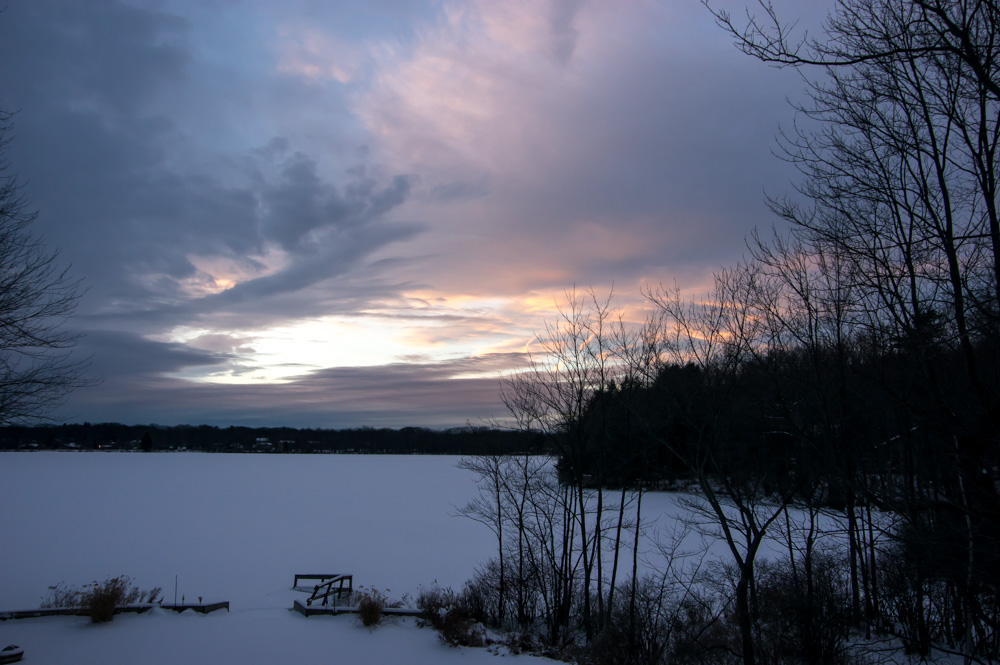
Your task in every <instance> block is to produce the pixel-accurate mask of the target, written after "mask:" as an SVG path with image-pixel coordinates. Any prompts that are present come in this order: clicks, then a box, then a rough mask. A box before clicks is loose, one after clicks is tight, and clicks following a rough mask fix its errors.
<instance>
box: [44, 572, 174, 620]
mask: <svg viewBox="0 0 1000 665" xmlns="http://www.w3.org/2000/svg"><path fill="white" fill-rule="evenodd" d="M162 591H163V589H162V588H160V587H153V588H152V589H150V590H148V591H142V590H141V589H139V588H138V587H136V586H133V585H132V580H131V578H129V577H128V576H127V575H119V576H118V577H109V578H107V579H106V580H104V582H102V583H99V582H96V581H94V582H91V583H90V584H87V585H84V587H83V588H82V589H77V588H74V587H70V586H67V585H66V583H65V582H60V583H59V584H56V585H54V586H50V587H49V595H48V597H47V598H45V599H43V600H42V607H85V608H87V610H88V611H89V613H90V619H91V621H93V622H94V623H104V622H107V621H111V619H112V618H113V617H114V614H115V608H116V607H118V606H119V605H132V604H135V603H143V602H144V603H155V602H156V599H157V598H158V597H159V596H160V593H161V592H162Z"/></svg>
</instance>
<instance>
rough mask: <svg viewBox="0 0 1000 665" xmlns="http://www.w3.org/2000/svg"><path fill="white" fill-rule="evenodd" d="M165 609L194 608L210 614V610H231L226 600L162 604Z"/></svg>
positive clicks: (181, 609)
mask: <svg viewBox="0 0 1000 665" xmlns="http://www.w3.org/2000/svg"><path fill="white" fill-rule="evenodd" d="M160 607H162V608H163V609H165V610H173V611H174V612H183V611H184V610H194V611H195V612H200V613H202V614H208V613H209V612H214V611H216V610H223V609H224V610H226V611H227V612H228V611H229V601H228V600H224V601H222V602H221V603H202V604H193V605H192V604H188V605H160Z"/></svg>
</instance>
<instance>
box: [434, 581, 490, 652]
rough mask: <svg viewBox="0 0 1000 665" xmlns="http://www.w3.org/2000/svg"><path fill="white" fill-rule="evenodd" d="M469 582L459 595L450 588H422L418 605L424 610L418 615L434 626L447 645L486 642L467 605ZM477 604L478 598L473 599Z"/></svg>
mask: <svg viewBox="0 0 1000 665" xmlns="http://www.w3.org/2000/svg"><path fill="white" fill-rule="evenodd" d="M468 589H469V586H468V585H467V586H466V593H463V594H462V595H461V596H460V595H458V594H456V593H455V592H454V591H452V590H451V589H450V588H446V589H442V588H440V587H437V586H435V587H432V588H431V589H429V590H427V589H421V591H420V595H419V596H418V597H417V607H419V608H420V609H421V610H423V614H421V619H423V621H424V622H426V623H428V624H430V625H431V626H433V627H434V628H435V629H436V630H437V631H438V632H439V633H440V638H441V641H442V642H444V643H445V644H447V645H449V646H473V647H481V646H485V644H486V635H485V631H484V629H483V627H482V625H481V624H480V623H478V622H477V621H476V619H475V618H474V617H473V615H472V613H471V612H470V609H469V602H468V601H469V593H468ZM474 600H475V602H476V603H477V604H478V601H479V598H475V599H474Z"/></svg>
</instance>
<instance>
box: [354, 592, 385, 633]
mask: <svg viewBox="0 0 1000 665" xmlns="http://www.w3.org/2000/svg"><path fill="white" fill-rule="evenodd" d="M356 598H357V603H358V616H359V617H360V618H361V623H362V625H364V626H366V627H368V628H371V627H372V626H377V625H378V624H380V623H382V617H383V610H384V609H385V608H386V605H387V602H388V597H387V596H386V595H385V594H384V593H382V592H381V591H379V590H378V589H368V590H367V591H366V590H364V589H359V590H358V593H357V596H356Z"/></svg>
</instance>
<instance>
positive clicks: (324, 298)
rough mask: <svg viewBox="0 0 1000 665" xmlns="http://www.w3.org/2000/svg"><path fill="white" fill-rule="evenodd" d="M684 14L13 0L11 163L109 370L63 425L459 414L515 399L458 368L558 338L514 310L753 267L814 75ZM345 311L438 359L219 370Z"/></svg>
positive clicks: (673, 8) (97, 363)
mask: <svg viewBox="0 0 1000 665" xmlns="http://www.w3.org/2000/svg"><path fill="white" fill-rule="evenodd" d="M679 4H680V3H664V4H659V3H643V2H637V3H620V4H619V3H603V2H596V1H591V2H587V1H586V0H518V1H517V2H514V1H512V2H509V3H508V2H504V3H494V2H492V1H486V0H482V1H480V0H463V1H461V2H457V1H450V0H449V1H447V2H444V3H437V2H426V3H424V2H408V1H407V2H402V1H393V0H381V1H379V2H372V3H364V4H363V5H361V4H354V3H326V2H319V1H318V0H287V1H284V2H261V3H252V4H248V5H241V6H240V7H239V8H238V9H237V8H234V7H233V6H231V5H230V4H229V3H224V2H214V1H206V2H200V1H199V2H194V1H193V0H155V1H154V0H94V1H93V2H87V3H79V2H75V1H73V0H46V1H45V2H23V3H15V4H12V5H10V6H9V7H8V9H7V11H6V12H4V13H3V14H0V59H2V60H3V62H4V63H7V64H5V66H4V68H3V69H2V70H0V107H2V108H4V109H7V110H19V114H18V115H17V117H16V126H15V132H14V134H15V141H14V143H13V144H12V146H11V148H10V151H9V157H10V158H11V160H12V163H13V166H14V170H15V171H16V172H18V173H19V174H20V175H21V178H22V180H23V181H24V183H25V193H26V194H27V196H28V197H29V198H30V199H31V200H32V201H33V203H34V204H35V205H36V206H37V207H38V208H39V209H40V212H41V215H40V217H39V220H38V231H39V232H40V233H41V234H42V235H43V236H44V237H45V239H46V240H47V241H48V242H49V243H50V244H52V245H55V246H58V247H60V248H61V250H62V256H63V258H64V259H65V260H66V261H68V262H71V263H72V265H73V272H74V274H76V275H77V276H80V277H82V278H84V280H85V283H86V285H87V286H88V287H89V291H88V293H87V294H86V296H85V297H84V298H83V300H82V301H81V304H80V308H79V314H80V316H79V317H78V318H77V320H76V324H77V325H79V326H80V327H82V328H85V329H86V330H87V331H88V337H87V338H86V341H85V342H84V344H83V346H82V348H81V351H82V352H84V353H88V354H92V355H93V358H94V370H95V374H99V375H101V376H103V377H105V380H104V383H103V384H102V385H101V386H100V387H98V388H94V389H91V390H88V391H81V393H80V394H78V395H74V396H73V398H72V401H71V403H70V404H69V405H68V406H67V411H65V412H64V414H63V415H62V416H60V417H66V418H80V419H88V420H102V419H106V420H119V421H123V422H147V421H154V420H155V421H157V422H161V423H163V424H169V423H171V422H189V423H196V422H203V421H204V422H212V423H217V424H226V423H228V422H259V423H264V422H267V423H274V424H301V425H308V424H326V425H338V424H339V425H357V424H366V423H367V424H400V425H402V424H427V423H433V424H441V425H447V424H462V423H463V422H464V421H465V420H467V419H472V420H475V419H476V418H477V417H480V416H482V417H485V416H490V415H496V411H497V408H498V405H497V395H496V380H495V379H468V380H466V379H461V380H459V379H455V378H454V377H455V376H456V375H458V374H461V372H462V371H463V363H465V364H469V363H472V364H479V365H481V364H482V363H487V364H489V365H490V366H491V367H494V366H495V368H496V369H497V370H498V371H499V370H501V369H503V368H504V367H509V364H508V365H506V366H502V362H507V363H510V362H513V360H514V359H515V358H514V357H512V356H505V355H503V354H501V353H499V352H498V351H497V348H500V347H503V344H501V343H500V342H497V345H499V346H497V347H496V348H494V347H489V346H482V347H481V349H480V351H470V350H469V349H470V348H472V346H473V343H474V342H476V341H477V340H491V339H494V340H495V339H499V338H501V337H503V336H504V335H505V334H506V335H508V337H510V339H508V340H507V341H506V342H505V343H506V345H507V346H506V347H504V348H515V347H516V345H517V339H518V336H519V335H520V336H522V337H523V336H524V335H526V334H527V333H526V330H530V328H531V327H534V328H535V329H538V328H541V324H542V322H541V320H540V319H537V318H535V319H534V320H532V321H529V320H528V315H527V314H523V313H519V312H515V311H514V310H517V309H518V307H517V306H516V305H515V304H512V303H517V302H519V301H521V300H524V301H527V300H529V299H534V300H535V301H537V300H538V299H539V298H543V297H544V296H547V295H548V294H550V293H558V292H560V291H561V290H563V289H565V288H567V287H569V286H570V285H571V284H574V283H576V284H594V285H597V286H598V287H599V288H601V287H605V286H607V285H609V284H610V283H612V282H615V283H616V284H618V285H619V292H621V291H622V290H623V289H628V288H635V287H637V286H638V284H640V283H650V282H652V281H657V280H660V279H669V278H671V277H673V276H679V277H681V278H682V279H688V278H689V279H692V280H693V281H695V282H697V281H698V280H703V279H704V278H705V276H706V275H707V274H708V273H709V272H710V271H711V270H712V269H714V268H717V267H718V266H720V265H724V264H726V263H729V262H731V261H732V260H734V259H735V258H736V257H737V256H738V255H739V254H740V253H741V252H742V249H743V237H744V236H745V235H746V234H747V233H748V231H749V230H750V228H752V226H754V225H755V224H769V223H770V219H769V218H768V217H767V214H766V212H765V210H764V207H763V205H762V204H761V199H762V196H761V190H762V189H763V188H765V187H769V188H771V189H778V190H781V189H784V187H785V183H786V182H787V180H788V178H789V176H790V172H789V170H788V169H787V166H786V165H782V164H780V163H778V162H776V161H775V160H773V159H772V158H771V157H770V155H769V150H770V146H771V145H772V144H773V138H772V137H773V134H774V132H775V131H776V130H777V128H778V123H779V120H782V119H783V120H786V121H787V119H788V118H790V112H789V111H788V109H787V107H786V106H785V103H784V98H785V96H786V95H787V94H789V91H792V90H794V85H795V80H794V77H788V76H783V75H782V73H780V72H775V71H773V70H769V69H767V68H764V67H761V66H760V65H759V63H753V62H750V61H748V60H746V59H743V58H741V57H740V56H739V54H737V53H736V52H734V51H733V50H732V49H731V47H730V46H729V45H728V44H727V43H726V38H725V36H724V35H723V34H721V32H720V31H719V30H718V29H717V28H716V27H715V26H714V25H713V24H712V21H711V18H710V16H709V15H708V13H707V12H706V11H705V10H704V8H703V7H700V6H699V5H698V3H691V6H690V7H688V6H686V5H685V6H683V7H681V6H678V5H679ZM504 298H506V299H508V300H507V301H506V302H507V304H505V305H504V306H503V308H506V309H503V308H502V309H503V311H502V312H500V311H487V309H488V308H487V306H485V305H476V306H475V307H473V306H470V307H473V309H465V307H466V305H464V304H463V303H466V302H468V301H470V300H471V301H474V302H487V301H490V300H491V299H504ZM477 307H478V309H476V308H477ZM520 309H522V310H529V309H530V310H531V311H532V312H534V310H533V309H531V308H529V307H528V306H526V305H525V306H523V307H521V308H520ZM342 315H350V316H354V317H367V318H369V319H377V320H380V321H384V322H385V328H386V329H392V330H394V331H397V333H398V335H399V336H405V335H406V334H410V335H411V336H412V337H414V338H420V339H422V340H423V343H425V344H426V345H427V347H426V349H417V350H415V351H414V353H418V354H423V355H424V356H426V357H428V358H431V357H433V358H436V359H437V360H433V361H431V360H428V361H425V362H415V363H414V362H401V360H400V359H401V357H402V356H400V355H398V354H397V355H396V356H392V355H386V356H385V358H384V363H383V364H382V365H381V366H377V367H365V368H360V369H359V368H351V367H328V368H325V369H323V368H321V369H318V370H317V369H316V366H315V365H313V366H312V368H311V373H304V374H302V375H301V376H299V377H297V378H295V379H294V380H293V381H292V382H291V383H284V384H280V385H233V384H226V385H220V384H212V383H203V382H199V381H197V380H195V378H194V377H195V376H197V377H200V378H201V379H204V378H205V377H206V376H212V375H213V374H214V373H218V374H226V375H228V376H230V377H233V376H238V375H241V374H246V373H248V372H249V370H248V368H254V367H258V366H259V365H260V363H262V362H263V360H261V358H259V357H258V356H257V355H256V350H255V349H256V342H255V341H254V340H255V339H257V338H258V336H259V335H264V334H266V331H267V330H268V329H270V328H274V327H276V326H279V325H282V324H288V325H291V324H295V323H297V322H302V321H312V320H318V319H320V318H322V317H336V316H342ZM418 316H419V317H420V323H417V322H416V320H417V319H416V318H415V317H418ZM531 316H535V317H537V315H536V314H534V313H533V314H531ZM421 325H423V326H426V327H425V328H424V329H420V330H417V329H418V328H419V327H420V326H421ZM181 329H184V330H188V331H193V332H191V333H190V335H189V337H191V339H190V341H188V342H187V343H186V344H181V343H166V342H164V341H163V340H167V339H178V337H176V335H175V333H176V331H177V330H181ZM414 330H416V332H413V331H414ZM154 340H160V341H154ZM331 343H333V344H335V343H336V342H335V341H331ZM374 343H375V342H373V344H374ZM460 344H461V345H464V346H461V348H462V349H463V350H462V351H461V352H459V351H454V352H451V353H448V352H444V351H441V349H442V348H446V347H447V348H450V347H448V345H460ZM483 344H484V345H485V344H486V343H485V342H483ZM455 348H456V349H457V348H459V347H458V346H455ZM206 349H211V350H206ZM435 354H436V355H435ZM462 354H472V356H473V357H470V358H468V359H466V360H463V361H456V360H454V358H455V357H458V356H461V355H462ZM480 356H481V357H480ZM308 360H309V359H304V360H303V367H305V366H306V365H307V362H306V361H308ZM465 369H467V368H465ZM181 376H186V377H187V378H179V377H181Z"/></svg>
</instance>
